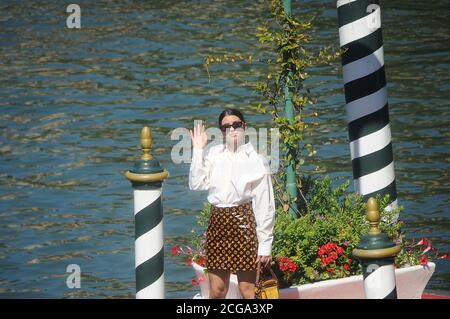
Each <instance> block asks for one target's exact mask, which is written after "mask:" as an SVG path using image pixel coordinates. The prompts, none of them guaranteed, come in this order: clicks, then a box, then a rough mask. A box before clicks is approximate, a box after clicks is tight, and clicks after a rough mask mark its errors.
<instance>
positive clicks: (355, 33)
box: [339, 7, 381, 47]
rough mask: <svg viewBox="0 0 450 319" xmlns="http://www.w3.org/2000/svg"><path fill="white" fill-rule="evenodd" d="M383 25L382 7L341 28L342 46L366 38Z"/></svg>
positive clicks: (340, 40)
mask: <svg viewBox="0 0 450 319" xmlns="http://www.w3.org/2000/svg"><path fill="white" fill-rule="evenodd" d="M380 27H381V18H380V7H378V8H377V9H375V10H374V11H372V12H371V13H369V14H368V15H366V16H365V17H362V18H361V19H358V20H355V21H353V22H350V23H347V24H346V25H343V26H342V27H340V28H339V43H340V46H341V47H343V46H344V45H346V44H348V43H350V42H353V41H356V40H359V39H361V38H364V37H365V36H367V35H369V34H371V33H373V32H375V31H376V30H378V29H379V28H380Z"/></svg>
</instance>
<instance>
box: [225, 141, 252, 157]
mask: <svg viewBox="0 0 450 319" xmlns="http://www.w3.org/2000/svg"><path fill="white" fill-rule="evenodd" d="M223 146H224V147H223V151H226V150H228V151H229V152H230V153H232V152H231V151H230V150H229V148H228V145H227V144H226V143H225V144H223ZM242 151H244V152H245V153H246V154H247V155H250V154H251V153H252V152H253V151H254V148H253V145H252V143H251V142H248V143H246V144H243V145H241V146H239V147H238V149H237V150H236V152H235V153H236V154H237V153H240V152H242Z"/></svg>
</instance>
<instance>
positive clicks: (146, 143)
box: [141, 126, 153, 161]
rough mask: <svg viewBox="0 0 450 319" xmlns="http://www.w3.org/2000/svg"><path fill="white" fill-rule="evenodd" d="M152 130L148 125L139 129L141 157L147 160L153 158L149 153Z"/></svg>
mask: <svg viewBox="0 0 450 319" xmlns="http://www.w3.org/2000/svg"><path fill="white" fill-rule="evenodd" d="M152 144H153V141H152V131H151V130H150V128H149V127H148V126H144V128H143V129H142V131H141V147H142V151H143V152H144V154H142V156H141V159H143V160H145V161H149V160H151V159H153V156H152V154H150V152H151V149H152Z"/></svg>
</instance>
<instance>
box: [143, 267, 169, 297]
mask: <svg viewBox="0 0 450 319" xmlns="http://www.w3.org/2000/svg"><path fill="white" fill-rule="evenodd" d="M164 288H165V285H164V273H163V274H162V275H161V277H159V278H158V280H156V281H155V282H154V283H152V284H151V285H148V286H147V287H145V288H143V289H141V290H139V291H138V292H137V293H136V299H164V294H165V292H164Z"/></svg>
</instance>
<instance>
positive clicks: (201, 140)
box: [189, 124, 208, 148]
mask: <svg viewBox="0 0 450 319" xmlns="http://www.w3.org/2000/svg"><path fill="white" fill-rule="evenodd" d="M189 135H191V140H192V144H193V145H194V148H204V147H205V145H206V143H207V142H208V136H207V135H206V132H205V126H204V125H203V124H197V125H195V126H194V133H192V131H191V130H189Z"/></svg>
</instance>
